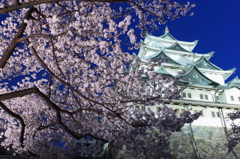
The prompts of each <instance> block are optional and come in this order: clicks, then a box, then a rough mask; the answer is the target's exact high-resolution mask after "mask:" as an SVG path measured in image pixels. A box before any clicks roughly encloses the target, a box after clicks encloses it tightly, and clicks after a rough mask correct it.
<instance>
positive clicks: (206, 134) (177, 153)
mask: <svg viewBox="0 0 240 159" xmlns="http://www.w3.org/2000/svg"><path fill="white" fill-rule="evenodd" d="M192 130H193V135H194V139H195V143H196V147H197V149H198V152H199V155H200V157H201V159H235V158H236V157H235V156H234V154H233V153H232V152H231V153H227V147H226V146H225V143H227V139H226V136H225V133H224V129H223V128H222V127H210V126H192ZM190 132H191V131H190V127H189V125H185V126H184V127H183V129H182V132H179V133H174V134H173V135H172V136H171V137H170V143H171V144H170V152H171V153H172V154H173V155H174V158H175V159H197V155H196V153H195V151H194V146H193V144H192V142H191V137H190V134H191V133H190ZM236 152H237V155H238V157H240V151H239V149H238V151H236Z"/></svg>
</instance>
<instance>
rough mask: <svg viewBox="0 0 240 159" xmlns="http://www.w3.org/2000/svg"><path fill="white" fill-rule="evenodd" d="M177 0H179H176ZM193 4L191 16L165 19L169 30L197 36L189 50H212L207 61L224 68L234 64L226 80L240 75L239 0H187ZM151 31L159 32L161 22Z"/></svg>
mask: <svg viewBox="0 0 240 159" xmlns="http://www.w3.org/2000/svg"><path fill="white" fill-rule="evenodd" d="M178 2H181V0H179V1H178ZM189 2H191V3H192V2H193V3H195V4H196V7H195V8H193V9H192V11H193V12H194V16H192V17H189V16H186V17H181V18H179V19H176V20H174V21H170V22H168V23H167V24H166V25H167V26H168V28H169V30H170V33H171V34H172V35H173V36H174V37H175V38H176V39H178V40H182V41H194V40H196V39H197V40H199V42H198V45H197V46H196V47H195V49H194V50H193V52H196V53H208V52H211V51H215V54H214V55H213V57H212V58H211V59H210V61H211V62H212V63H213V64H215V65H217V66H218V67H220V68H222V69H223V70H228V69H231V68H233V67H235V68H237V70H236V72H235V73H234V74H233V75H232V76H231V77H230V78H229V79H228V80H227V81H229V80H230V79H232V78H234V77H236V76H237V75H238V76H239V77H240V49H239V47H240V0H189ZM166 25H164V26H161V28H160V30H159V31H155V32H154V33H153V34H154V35H156V36H160V35H162V34H163V32H164V28H165V26H166Z"/></svg>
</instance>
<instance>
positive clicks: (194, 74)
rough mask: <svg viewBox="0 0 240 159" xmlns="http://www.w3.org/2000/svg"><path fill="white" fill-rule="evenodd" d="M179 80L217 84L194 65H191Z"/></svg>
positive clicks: (201, 83) (190, 82)
mask: <svg viewBox="0 0 240 159" xmlns="http://www.w3.org/2000/svg"><path fill="white" fill-rule="evenodd" d="M180 81H183V82H188V83H189V84H197V85H198V84H200V85H213V86H218V85H220V84H219V83H217V82H215V81H213V80H212V79H210V78H208V77H207V76H205V75H204V74H203V73H202V72H201V71H200V70H199V69H198V68H197V67H196V66H195V65H191V66H190V67H189V69H188V70H187V71H186V73H185V74H184V75H183V76H182V77H181V78H180Z"/></svg>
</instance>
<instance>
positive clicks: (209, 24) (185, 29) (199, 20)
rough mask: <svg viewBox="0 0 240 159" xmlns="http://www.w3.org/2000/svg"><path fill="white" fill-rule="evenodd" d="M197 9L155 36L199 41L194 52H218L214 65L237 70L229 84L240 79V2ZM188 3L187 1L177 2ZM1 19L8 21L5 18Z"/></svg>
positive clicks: (201, 0)
mask: <svg viewBox="0 0 240 159" xmlns="http://www.w3.org/2000/svg"><path fill="white" fill-rule="evenodd" d="M189 1H190V3H195V4H196V7H195V8H193V9H192V10H191V11H193V12H194V16H191V17H189V16H185V17H181V18H179V19H176V20H174V21H169V22H168V23H167V24H166V25H162V26H160V30H157V31H155V32H154V33H153V35H155V36H160V35H162V34H163V33H164V29H165V26H168V28H169V30H170V33H171V34H172V35H173V36H174V37H175V38H176V39H178V40H182V41H194V40H199V42H198V45H197V46H196V47H195V49H194V50H193V52H196V53H209V52H211V51H215V54H214V56H213V57H212V58H211V59H210V61H211V62H212V63H213V64H215V65H217V66H218V67H220V68H222V69H223V70H228V69H231V68H233V67H235V68H237V70H236V72H235V73H234V74H233V75H232V76H231V77H230V78H229V79H228V80H227V81H229V80H231V79H232V78H234V77H236V76H237V75H238V76H239V77H240V49H239V46H240V12H239V11H240V0H189ZM177 2H179V3H181V2H186V0H177ZM0 19H1V20H2V19H4V16H3V15H1V16H0Z"/></svg>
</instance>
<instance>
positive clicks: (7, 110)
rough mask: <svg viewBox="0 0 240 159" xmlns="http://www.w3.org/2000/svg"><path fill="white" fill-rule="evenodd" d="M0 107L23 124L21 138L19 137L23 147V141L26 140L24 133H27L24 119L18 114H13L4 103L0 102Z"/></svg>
mask: <svg viewBox="0 0 240 159" xmlns="http://www.w3.org/2000/svg"><path fill="white" fill-rule="evenodd" d="M0 107H1V108H2V109H3V110H4V111H5V112H6V113H8V114H9V115H10V116H12V117H14V118H16V119H17V120H19V121H20V124H21V132H20V137H19V140H20V143H21V144H22V146H23V139H24V132H25V127H26V125H25V123H24V121H23V118H22V117H21V116H20V115H18V114H16V113H13V112H12V111H11V110H10V109H8V108H7V106H6V105H5V104H3V103H2V102H0Z"/></svg>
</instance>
